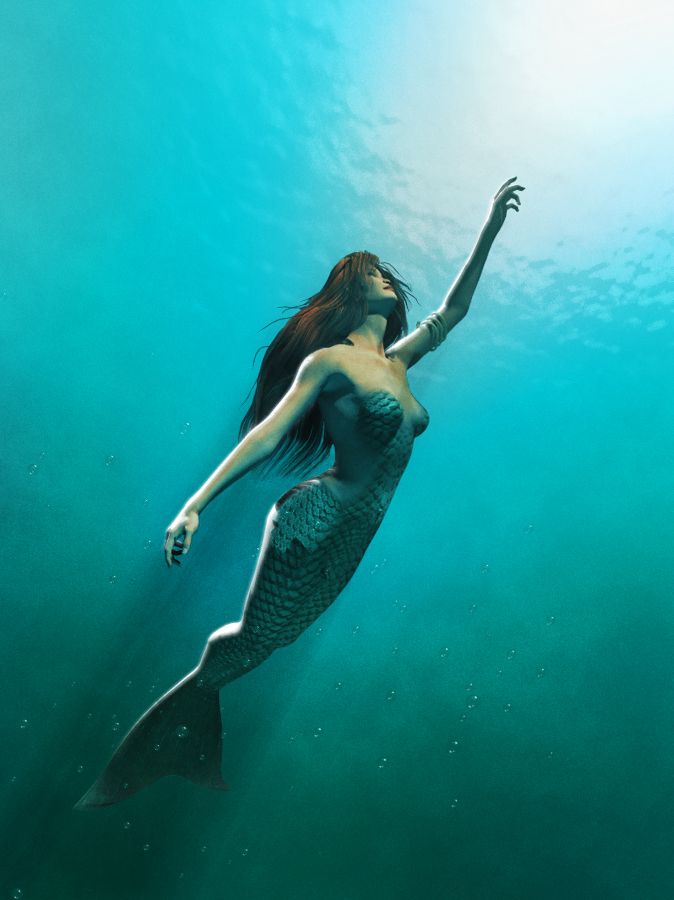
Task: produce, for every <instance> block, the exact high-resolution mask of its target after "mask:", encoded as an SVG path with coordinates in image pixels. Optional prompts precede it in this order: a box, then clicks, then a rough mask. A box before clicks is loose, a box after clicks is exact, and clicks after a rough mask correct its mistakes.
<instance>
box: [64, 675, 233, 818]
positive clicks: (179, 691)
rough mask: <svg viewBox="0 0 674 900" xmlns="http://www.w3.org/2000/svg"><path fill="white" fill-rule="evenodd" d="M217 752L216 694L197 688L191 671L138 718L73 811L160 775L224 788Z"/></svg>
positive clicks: (121, 797) (109, 800) (100, 802)
mask: <svg viewBox="0 0 674 900" xmlns="http://www.w3.org/2000/svg"><path fill="white" fill-rule="evenodd" d="M221 752H222V724H221V718H220V699H219V692H218V691H217V690H216V691H213V690H206V689H204V688H203V687H200V686H198V685H197V676H196V673H194V672H192V673H191V674H189V675H187V676H186V677H185V678H183V679H182V681H179V682H178V684H176V685H175V686H174V687H172V688H171V690H170V691H168V692H167V693H166V694H164V696H163V697H160V698H159V700H157V702H156V703H154V704H153V705H152V706H151V707H150V709H148V711H147V712H146V713H144V714H143V715H142V716H141V718H140V719H139V720H138V721H137V722H136V724H135V725H134V726H133V728H132V729H131V731H130V732H129V733H128V734H127V736H126V737H125V738H124V740H123V741H122V743H121V744H120V745H119V747H118V748H117V750H116V751H115V754H114V756H113V757H112V759H111V760H110V762H109V763H108V765H107V767H106V768H105V770H104V772H103V774H102V775H101V777H100V778H99V779H98V781H96V782H95V783H94V784H93V785H92V786H91V787H90V788H89V790H88V791H87V792H86V794H84V796H83V797H82V798H81V799H80V800H79V801H78V802H77V803H76V804H75V809H81V810H84V809H93V808H94V807H96V806H108V805H110V804H111V803H117V802H118V801H120V800H124V799H125V798H126V797H130V796H131V794H135V793H136V791H139V790H141V788H144V787H147V785H149V784H152V782H153V781H156V780H157V779H158V778H163V777H164V776H165V775H181V776H182V777H183V778H188V779H189V780H190V781H193V782H195V783H196V784H202V785H205V786H206V787H210V788H214V789H215V790H227V785H226V784H225V783H224V781H223V780H222V775H221V773H220V757H221Z"/></svg>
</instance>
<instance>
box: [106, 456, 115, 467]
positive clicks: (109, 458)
mask: <svg viewBox="0 0 674 900" xmlns="http://www.w3.org/2000/svg"><path fill="white" fill-rule="evenodd" d="M114 461H115V457H114V456H113V455H112V454H110V456H106V457H105V465H106V466H111V465H112V464H113V463H114Z"/></svg>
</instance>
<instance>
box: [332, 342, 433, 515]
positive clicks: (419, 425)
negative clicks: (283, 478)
mask: <svg viewBox="0 0 674 900" xmlns="http://www.w3.org/2000/svg"><path fill="white" fill-rule="evenodd" d="M332 350H333V352H334V353H335V361H336V368H337V370H338V371H336V372H335V373H333V374H332V375H331V376H330V377H329V378H328V380H327V381H326V383H325V385H324V387H323V390H322V392H321V395H320V397H319V400H318V405H319V408H320V410H321V413H322V415H323V420H324V422H325V427H326V429H327V432H328V434H329V436H330V438H331V439H332V441H333V444H334V448H335V463H334V465H333V466H332V468H330V469H328V470H327V471H326V472H325V473H323V474H322V475H321V476H320V477H321V478H322V479H324V480H325V483H326V484H327V486H328V487H329V488H330V489H331V490H332V492H333V493H334V494H335V495H336V496H337V497H339V498H340V499H341V500H350V499H353V498H354V497H355V496H358V495H360V494H362V492H363V491H366V490H367V489H368V486H369V484H370V482H371V481H372V479H373V478H375V477H376V476H377V474H378V463H379V459H378V458H377V456H376V455H375V454H373V451H372V449H371V448H369V447H368V446H367V444H366V443H364V442H363V440H362V438H361V436H360V434H359V431H358V427H357V424H358V415H359V411H360V409H361V406H362V403H363V400H364V399H365V398H366V397H368V396H369V395H371V394H374V393H382V392H383V393H386V394H388V395H390V396H391V397H392V398H394V399H395V400H396V401H397V402H398V404H399V405H400V407H401V409H402V411H403V421H402V425H401V428H404V429H408V430H409V432H410V439H411V440H412V439H413V438H414V437H416V436H417V435H418V434H420V433H421V432H422V431H423V430H425V428H426V426H427V425H428V413H427V412H426V410H425V409H424V407H423V406H422V405H421V404H420V403H419V401H418V400H416V399H415V398H414V397H413V395H412V392H411V391H410V388H409V384H408V383H407V369H406V367H405V365H404V364H403V363H402V362H401V361H400V360H398V359H396V358H395V357H387V356H378V355H376V354H373V353H369V352H364V351H362V350H359V349H357V348H356V347H353V346H350V345H349V344H344V345H335V346H334V347H333V348H332Z"/></svg>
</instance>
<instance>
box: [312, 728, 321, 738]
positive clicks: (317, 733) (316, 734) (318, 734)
mask: <svg viewBox="0 0 674 900" xmlns="http://www.w3.org/2000/svg"><path fill="white" fill-rule="evenodd" d="M322 734H323V729H322V728H320V727H319V728H317V729H316V730H315V731H314V737H320V736H321V735H322Z"/></svg>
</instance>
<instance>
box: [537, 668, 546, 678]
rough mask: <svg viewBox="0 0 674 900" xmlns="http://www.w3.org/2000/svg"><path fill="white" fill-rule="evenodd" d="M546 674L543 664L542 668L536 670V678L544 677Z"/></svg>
mask: <svg viewBox="0 0 674 900" xmlns="http://www.w3.org/2000/svg"><path fill="white" fill-rule="evenodd" d="M544 675H545V667H544V666H541V667H540V669H537V671H536V678H542V677H543V676H544Z"/></svg>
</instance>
